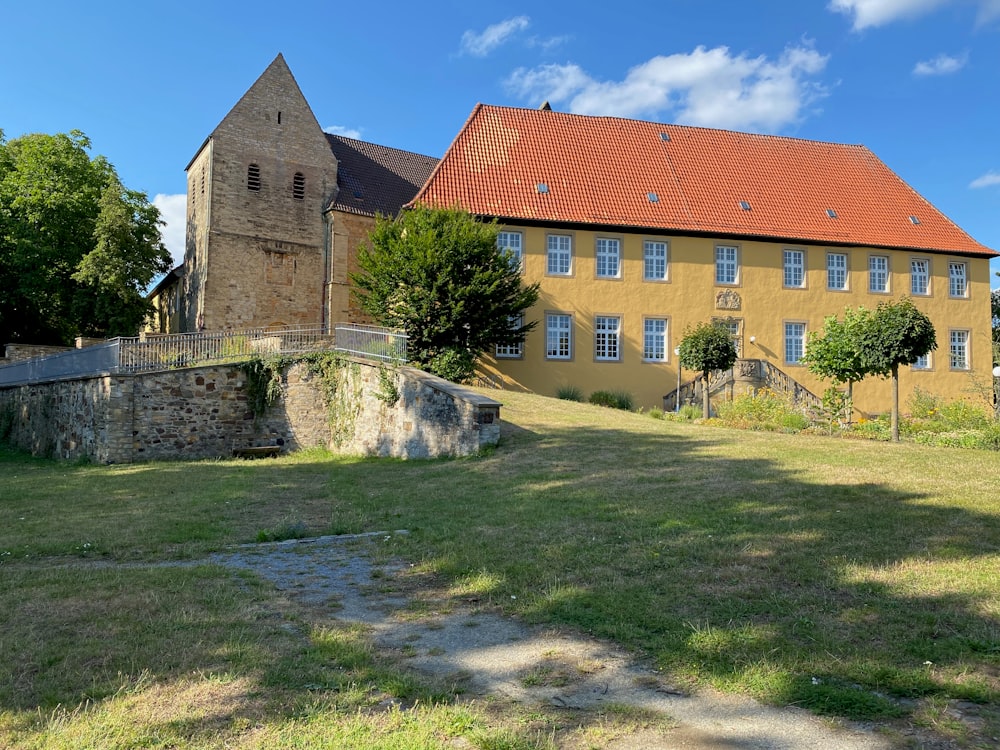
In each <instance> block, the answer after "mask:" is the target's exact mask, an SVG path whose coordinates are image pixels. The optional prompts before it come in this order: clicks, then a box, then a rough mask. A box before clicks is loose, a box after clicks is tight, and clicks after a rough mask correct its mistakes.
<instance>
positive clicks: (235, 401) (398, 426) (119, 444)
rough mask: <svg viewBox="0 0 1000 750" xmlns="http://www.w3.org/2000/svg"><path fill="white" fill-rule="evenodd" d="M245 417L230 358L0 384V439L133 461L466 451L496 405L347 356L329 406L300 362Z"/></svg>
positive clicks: (44, 450) (483, 436) (52, 452)
mask: <svg viewBox="0 0 1000 750" xmlns="http://www.w3.org/2000/svg"><path fill="white" fill-rule="evenodd" d="M283 380H284V396H283V397H282V398H281V399H280V400H279V401H278V402H277V403H276V404H274V405H273V406H271V407H269V408H268V409H267V410H266V411H265V413H264V414H262V415H258V416H256V417H255V416H254V414H253V412H252V411H251V409H250V408H249V405H248V402H247V394H246V387H245V386H246V376H245V375H244V373H243V372H242V371H241V370H240V369H239V367H238V366H233V365H226V366H210V367H197V368H190V369H182V370H170V371H166V372H159V373H147V374H141V375H100V376H95V377H90V378H83V379H78V380H67V381H58V382H50V383H40V384H35V385H23V386H14V387H9V388H3V389H0V442H5V443H7V444H9V445H11V446H14V447H16V448H19V449H23V450H28V451H30V452H32V453H33V454H35V455H41V456H53V457H58V458H64V459H89V460H92V461H95V462H98V463H131V462H133V461H146V460H156V459H186V458H190V459H196V458H211V457H228V456H232V455H233V452H234V451H240V450H244V449H247V448H254V447H263V446H273V447H276V448H277V449H278V450H280V451H288V450H295V449H298V448H304V447H310V446H327V447H329V448H331V449H333V450H335V451H337V452H341V453H348V454H355V455H365V456H387V457H388V456H392V457H398V458H433V457H438V456H462V455H470V454H473V453H476V452H478V451H480V450H482V449H483V448H484V447H487V446H491V445H496V444H497V442H498V441H499V438H500V403H499V402H497V401H494V400H492V399H490V398H487V397H485V396H482V395H480V394H478V393H476V392H475V391H472V390H470V389H467V388H462V387H461V386H456V385H455V384H453V383H449V382H447V381H445V380H441V379H440V378H436V377H433V376H431V375H428V374H427V373H424V372H421V371H419V370H415V369H413V368H409V367H400V368H389V367H385V366H379V365H377V364H372V363H370V362H363V361H354V360H350V361H346V362H344V364H343V366H342V367H340V368H338V370H337V380H338V382H337V388H336V396H335V398H334V403H333V405H332V407H330V406H328V405H327V404H326V403H324V399H323V395H322V394H323V387H322V386H323V383H321V382H320V377H319V376H317V375H313V374H311V373H310V372H309V371H308V369H307V368H306V367H305V366H304V365H302V364H296V365H293V366H291V367H290V368H288V369H287V370H285V371H284V373H283Z"/></svg>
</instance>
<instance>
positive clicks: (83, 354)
mask: <svg viewBox="0 0 1000 750" xmlns="http://www.w3.org/2000/svg"><path fill="white" fill-rule="evenodd" d="M330 350H333V351H342V352H345V353H347V354H351V355H352V356H355V357H363V358H368V359H377V360H380V361H392V362H400V363H402V362H406V334H404V333H400V332H398V331H392V330H390V329H388V328H379V327H377V326H368V325H349V324H339V325H337V326H336V327H335V332H334V333H333V334H330V333H329V332H327V331H326V330H325V329H322V328H307V327H288V328H279V329H266V328H250V329H244V330H239V331H213V332H204V331H202V332H199V333H176V334H165V335H156V334H147V335H143V336H136V337H132V338H116V339H109V340H108V341H105V342H103V343H100V344H95V345H93V346H88V347H85V348H83V349H72V350H70V351H67V352H60V353H59V354H54V355H50V356H47V357H36V358H34V359H29V360H24V361H20V362H15V363H13V364H10V365H6V366H0V386H11V385H21V384H24V383H35V382H40V381H46V380H69V379H72V378H79V377H86V376H90V375H96V374H99V373H110V374H119V373H138V372H155V371H157V370H170V369H175V368H181V367H198V366H201V365H209V364H221V363H226V362H241V361H245V360H247V359H250V358H251V357H254V356H260V355H265V356H266V355H272V354H302V353H304V352H311V351H330Z"/></svg>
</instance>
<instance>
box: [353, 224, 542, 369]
mask: <svg viewBox="0 0 1000 750" xmlns="http://www.w3.org/2000/svg"><path fill="white" fill-rule="evenodd" d="M497 231H498V228H497V225H496V223H484V222H480V221H477V220H476V218H475V217H474V216H472V214H469V213H467V212H465V211H462V210H460V209H457V208H452V209H435V208H429V207H427V206H416V207H415V208H413V209H411V210H407V211H405V212H403V214H402V215H401V216H400V217H399V218H398V219H396V220H393V219H389V218H385V217H380V218H379V219H378V220H377V221H376V224H375V228H374V229H373V230H372V231H371V232H370V233H369V235H368V245H367V246H362V247H361V249H360V250H359V251H358V266H359V268H360V271H359V273H357V274H352V276H351V280H352V282H353V283H354V285H355V294H356V297H357V299H358V302H359V304H360V305H361V308H362V309H363V310H364V311H365V312H366V313H368V314H369V315H371V316H372V318H374V319H375V320H376V321H378V322H379V323H380V324H382V325H385V326H389V327H391V328H399V329H402V330H403V331H405V332H406V334H407V337H408V341H407V353H408V356H409V358H410V360H411V361H412V362H413V363H414V364H416V365H417V366H418V367H422V368H424V369H426V370H428V371H429V372H432V373H434V374H435V375H439V376H441V377H444V378H447V379H449V380H454V381H457V382H462V381H464V380H468V379H469V378H471V377H472V375H473V374H474V372H475V365H476V359H477V358H478V357H479V356H480V355H481V354H482V353H483V352H484V351H487V350H488V349H490V348H491V347H493V346H497V345H508V346H509V345H514V344H519V343H521V342H523V341H524V337H525V335H526V334H527V333H528V332H529V331H530V330H532V329H533V328H534V327H535V325H536V323H535V322H523V313H524V311H525V310H527V309H528V308H529V307H531V306H532V305H534V304H535V302H536V301H537V300H538V285H537V284H532V285H530V286H526V285H525V284H524V283H523V281H522V280H521V273H520V270H519V268H518V267H517V266H516V265H514V264H512V263H511V260H510V257H509V255H508V254H506V253H502V252H500V251H498V250H497V246H496V238H497Z"/></svg>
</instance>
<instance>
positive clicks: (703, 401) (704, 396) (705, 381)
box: [701, 371, 710, 419]
mask: <svg viewBox="0 0 1000 750" xmlns="http://www.w3.org/2000/svg"><path fill="white" fill-rule="evenodd" d="M701 381H702V385H701V406H702V412H703V413H702V416H703V417H704V418H705V419H708V418H709V416H710V411H709V407H708V372H707V371H706V372H705V373H704V374H703V375H702V376H701Z"/></svg>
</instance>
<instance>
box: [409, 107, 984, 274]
mask: <svg viewBox="0 0 1000 750" xmlns="http://www.w3.org/2000/svg"><path fill="white" fill-rule="evenodd" d="M540 184H542V185H544V186H546V187H547V189H548V190H547V192H542V190H543V188H539V185H540ZM650 194H655V198H656V200H655V202H654V200H652V196H651V195H650ZM414 202H423V203H427V204H430V205H437V206H454V205H456V204H458V205H461V206H462V207H463V208H465V209H466V210H468V211H471V212H472V213H475V214H479V215H483V216H490V217H497V218H499V219H500V220H501V221H508V222H516V221H530V222H541V223H570V224H596V225H602V226H609V227H621V228H636V229H640V230H641V229H646V230H651V231H657V230H664V231H667V232H676V233H695V234H710V235H723V236H737V237H761V238H769V239H782V240H792V241H800V242H821V243H829V244H834V245H863V246H872V247H886V248H916V249H921V250H927V251H940V252H949V253H962V254H969V255H985V256H992V255H996V254H997V253H995V252H994V251H993V250H991V249H990V248H988V247H986V246H985V245H982V244H980V243H979V242H976V241H975V240H974V239H972V238H971V237H970V236H969V235H968V234H966V233H965V232H964V231H962V230H961V229H960V228H959V227H958V226H957V225H955V224H954V223H953V222H952V221H951V220H950V219H948V218H947V217H946V216H944V215H943V214H942V213H941V212H940V211H938V210H937V209H936V208H934V206H932V205H931V204H930V203H929V202H928V201H927V200H926V199H925V198H923V197H922V196H920V195H919V194H918V193H917V192H916V191H915V190H913V188H911V187H910V186H909V185H907V184H906V183H905V182H903V180H901V179H900V178H899V176H898V175H896V174H895V173H894V172H893V171H892V170H890V169H889V168H888V167H887V166H886V165H885V164H883V163H882V162H881V161H880V160H879V159H878V158H877V157H876V156H875V155H874V154H873V153H872V152H871V151H869V150H868V149H867V148H865V147H864V146H846V145H840V144H836V143H823V142H819V141H806V140H801V139H796V138H785V137H779V136H772V135H753V134H748V133H736V132H732V131H727V130H711V129H708V128H695V127H686V126H680V125H663V124H659V123H654V122H643V121H638V120H626V119H621V118H615V117H591V116H585V115H571V114H565V113H561V112H551V111H545V110H532V109H516V108H510V107H495V106H489V105H483V104H479V105H477V106H476V108H475V109H474V110H473V111H472V114H471V115H470V117H469V119H468V121H467V122H466V124H465V126H464V127H463V128H462V130H461V131H460V132H459V134H458V136H457V137H456V138H455V140H454V142H453V143H452V144H451V146H450V147H449V149H448V152H447V153H446V154H445V156H444V158H443V159H442V160H441V163H440V164H439V165H438V167H437V169H436V170H435V171H434V173H433V174H432V175H431V177H430V179H429V180H428V182H427V183H426V184H425V185H424V187H423V189H422V190H421V191H420V192H419V193H418V194H417V196H416V198H415V199H414ZM741 202H745V204H746V205H747V206H749V210H746V209H744V208H742V207H741ZM828 210H829V211H832V212H834V213H835V218H834V217H831V216H830V215H829V214H828ZM910 217H915V221H914V220H911V218H910ZM917 222H919V223H917Z"/></svg>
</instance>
